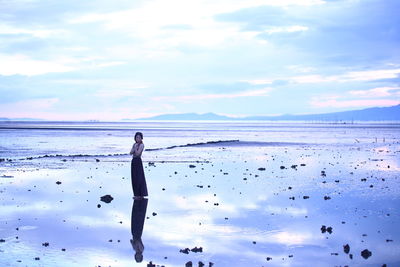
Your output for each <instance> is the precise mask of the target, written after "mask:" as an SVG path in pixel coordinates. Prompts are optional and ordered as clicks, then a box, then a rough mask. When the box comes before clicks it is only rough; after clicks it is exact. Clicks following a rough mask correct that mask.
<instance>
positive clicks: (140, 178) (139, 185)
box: [129, 132, 148, 199]
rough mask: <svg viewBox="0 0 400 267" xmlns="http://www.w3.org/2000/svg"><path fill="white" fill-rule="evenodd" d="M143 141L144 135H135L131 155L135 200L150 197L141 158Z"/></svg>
mask: <svg viewBox="0 0 400 267" xmlns="http://www.w3.org/2000/svg"><path fill="white" fill-rule="evenodd" d="M142 139H143V134H142V133H141V132H137V133H136V134H135V143H134V144H133V146H132V149H131V152H130V153H129V154H131V155H132V162H131V180H132V189H133V195H134V197H133V199H143V197H145V196H147V195H148V194H147V185H146V179H145V177H144V171H143V163H142V158H141V156H142V152H143V150H144V144H143V142H142Z"/></svg>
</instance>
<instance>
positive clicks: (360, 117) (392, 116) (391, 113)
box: [141, 105, 400, 121]
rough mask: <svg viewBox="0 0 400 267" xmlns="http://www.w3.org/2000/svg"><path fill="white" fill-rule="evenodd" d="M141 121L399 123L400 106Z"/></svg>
mask: <svg viewBox="0 0 400 267" xmlns="http://www.w3.org/2000/svg"><path fill="white" fill-rule="evenodd" d="M141 120H268V121H400V105H397V106H392V107H383V108H379V107H376V108H367V109H362V110H351V111H342V112H334V113H324V114H308V115H290V114H287V115H280V116H249V117H244V118H239V119H238V118H234V117H228V116H221V115H217V114H214V113H205V114H197V113H181V114H164V115H159V116H154V117H149V118H142V119H141Z"/></svg>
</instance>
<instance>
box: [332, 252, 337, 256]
mask: <svg viewBox="0 0 400 267" xmlns="http://www.w3.org/2000/svg"><path fill="white" fill-rule="evenodd" d="M331 255H332V256H339V253H337V252H334V253H331Z"/></svg>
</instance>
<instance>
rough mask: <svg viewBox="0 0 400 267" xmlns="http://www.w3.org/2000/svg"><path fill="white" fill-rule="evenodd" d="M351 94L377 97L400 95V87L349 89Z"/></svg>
mask: <svg viewBox="0 0 400 267" xmlns="http://www.w3.org/2000/svg"><path fill="white" fill-rule="evenodd" d="M349 94H350V95H354V96H359V97H365V98H377V97H396V96H397V97H400V87H388V86H387V87H377V88H373V89H369V90H353V91H349Z"/></svg>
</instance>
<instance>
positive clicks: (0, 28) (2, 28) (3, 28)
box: [0, 24, 66, 38]
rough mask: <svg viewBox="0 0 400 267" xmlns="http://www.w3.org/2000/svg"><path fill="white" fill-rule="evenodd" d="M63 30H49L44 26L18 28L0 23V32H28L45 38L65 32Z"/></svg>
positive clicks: (13, 33)
mask: <svg viewBox="0 0 400 267" xmlns="http://www.w3.org/2000/svg"><path fill="white" fill-rule="evenodd" d="M65 33H66V31H65V30H54V29H52V30H49V29H45V28H40V27H39V28H36V29H31V28H18V27H13V26H9V25H5V24H3V25H0V34H11V35H18V34H28V35H31V36H33V37H38V38H47V37H50V36H52V35H53V36H55V35H60V34H65Z"/></svg>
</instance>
